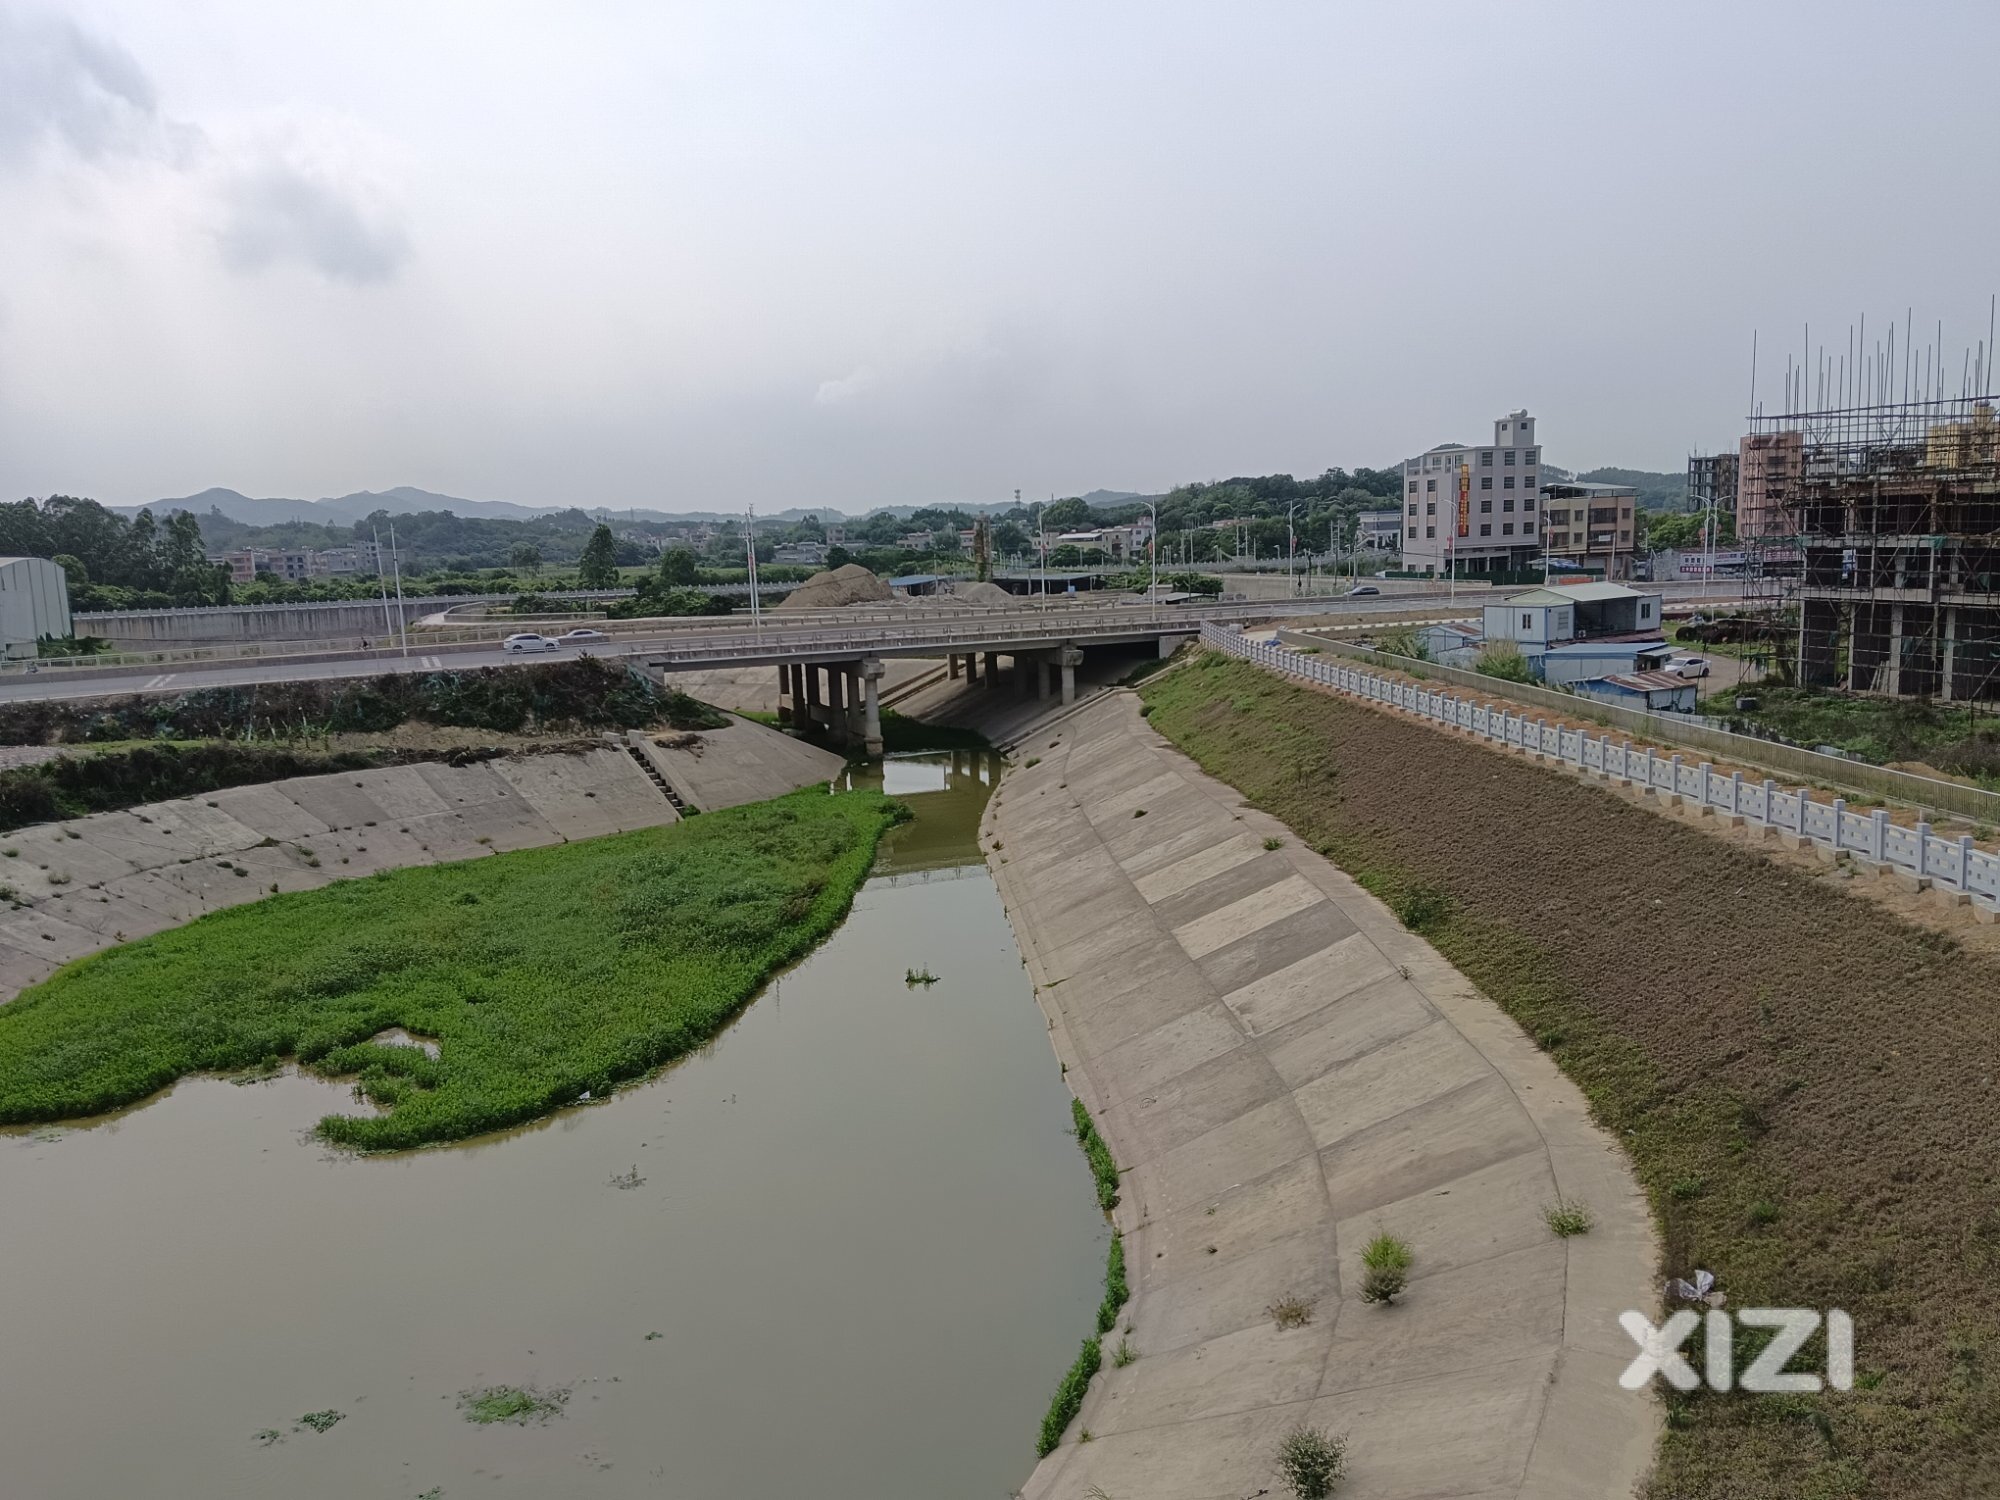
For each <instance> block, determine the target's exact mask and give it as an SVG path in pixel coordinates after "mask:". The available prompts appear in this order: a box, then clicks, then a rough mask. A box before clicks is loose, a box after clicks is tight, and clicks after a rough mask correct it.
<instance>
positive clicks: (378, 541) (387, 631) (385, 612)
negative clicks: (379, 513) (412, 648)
mask: <svg viewBox="0 0 2000 1500" xmlns="http://www.w3.org/2000/svg"><path fill="white" fill-rule="evenodd" d="M368 534H369V535H370V536H371V537H373V538H374V539H375V583H376V586H377V587H378V588H380V589H381V591H382V634H383V635H385V636H393V635H395V633H396V626H395V622H394V621H392V620H391V619H390V618H389V575H388V574H387V573H385V572H383V571H382V529H381V528H380V527H379V526H370V527H369V528H368Z"/></svg>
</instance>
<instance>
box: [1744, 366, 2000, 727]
mask: <svg viewBox="0 0 2000 1500" xmlns="http://www.w3.org/2000/svg"><path fill="white" fill-rule="evenodd" d="M1975 379H1976V377H1975ZM1888 383H1889V382H1888V381H1887V380H1884V381H1882V382H1881V383H1880V384H1877V385H1875V387H1874V389H1875V390H1878V391H1879V390H1880V389H1882V387H1883V386H1884V385H1886V384H1888ZM1802 386H1803V381H1801V382H1799V384H1798V385H1796V386H1794V387H1793V390H1794V391H1797V390H1798V389H1800V388H1801V387H1802ZM1984 386H1985V382H1984V381H1983V380H1978V381H1977V384H1976V385H1975V386H1973V387H1972V388H1977V389H1983V388H1984ZM1863 389H1864V391H1866V390H1867V388H1866V387H1865V386H1864V387H1863ZM1868 394H1871V395H1872V394H1873V392H1872V391H1871V392H1868ZM1787 404H1788V405H1793V406H1797V405H1800V404H1803V403H1798V402H1788V403H1787ZM1737 521H1738V529H1739V531H1741V532H1745V533H1747V534H1748V535H1749V536H1750V537H1751V538H1752V539H1753V541H1752V543H1751V545H1752V548H1753V550H1755V549H1756V548H1757V547H1758V545H1759V542H1758V540H1756V539H1759V538H1761V539H1763V540H1766V541H1768V542H1769V543H1771V544H1777V545H1782V546H1783V547H1784V548H1786V549H1787V550H1793V549H1795V552H1796V555H1797V556H1798V558H1799V560H1800V564H1801V567H1800V572H1799V575H1798V578H1797V580H1796V581H1795V582H1792V583H1790V584H1789V586H1788V587H1787V588H1786V589H1785V590H1784V592H1785V594H1787V595H1789V597H1790V598H1791V599H1792V600H1793V601H1794V602H1795V603H1796V604H1797V607H1798V646H1797V666H1798V674H1799V675H1798V680H1799V681H1800V682H1802V683H1806V684H1810V685H1816V686H1841V687H1847V688H1851V689H1856V690H1860V691H1864V692H1878V693H1891V694H1899V695H1903V696H1909V697H1925V698H1935V699H1940V700H1946V701H1954V702H1973V701H1979V700H1991V699H1995V698H2000V421H1996V415H1995V401H1994V399H1993V397H1992V396H1991V395H1961V396H1958V397H1953V398H1947V399H1919V400H1903V401H1900V402H1888V403H1883V402H1880V401H1879V400H1878V401H1877V402H1876V403H1875V404H1866V405H1846V406H1841V407H1839V408H1837V409H1829V410H1805V411H1798V410H1794V411H1791V412H1788V413H1786V414H1784V415H1781V416H1774V417H1766V416H1762V415H1760V416H1758V417H1756V418H1754V419H1753V423H1752V434H1751V436H1750V437H1748V438H1746V439H1745V440H1744V443H1743V466H1742V472H1741V474H1740V477H1739V495H1738V504H1737ZM1755 571H1756V570H1753V573H1754V572H1755Z"/></svg>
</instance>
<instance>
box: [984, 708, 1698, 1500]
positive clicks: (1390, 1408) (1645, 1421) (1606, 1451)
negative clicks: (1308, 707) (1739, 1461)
mask: <svg viewBox="0 0 2000 1500" xmlns="http://www.w3.org/2000/svg"><path fill="white" fill-rule="evenodd" d="M1021 754H1022V755H1023V756H1024V757H1033V758H1038V763H1036V764H1026V763H1025V761H1024V764H1023V765H1022V766H1021V767H1020V768H1019V769H1016V770H1013V771H1010V772H1009V773H1008V775H1007V777H1006V779H1005V781H1004V782H1003V783H1002V786H1001V789H1000V792H999V794H998V796H997V797H996V798H995V801H994V803H993V805H992V807H991V808H990V809H989V811H988V814H987V822H986V833H987V835H988V837H987V839H986V843H987V846H988V847H989V849H991V850H992V851H993V852H992V853H990V854H989V856H988V857H989V862H990V863H991V865H992V867H993V870H994V874H995V878H996V880H997V881H998V883H999V886H1000V890H1001V894H1002V896H1003V898H1004V900H1005V901H1006V904H1007V908H1008V913H1009V917H1010V919H1011V920H1012V922H1013V925H1014V930H1015V933H1016V935H1017V937H1018V938H1019V941H1020V945H1021V949H1022V952H1023V954H1024V955H1025V956H1026V959H1027V964H1028V967H1029V970H1030V973H1031V975H1032V977H1033V979H1034V981H1035V984H1036V987H1037V995H1038V998H1039V1000H1040V1003H1041V1005H1042V1007H1043V1009H1044V1011H1045V1012H1046V1014H1047V1017H1048V1020H1049V1025H1050V1033H1051V1038H1052V1040H1053V1042H1054V1044H1055V1047H1056V1051H1057V1053H1058V1055H1059V1056H1060V1057H1061V1058H1062V1060H1063V1063H1064V1066H1065V1069H1066V1073H1067V1077H1068V1081H1069V1083H1070V1084H1071V1086H1072V1088H1074V1089H1075V1090H1076V1092H1077V1094H1078V1096H1079V1097H1080V1098H1082V1100H1083V1101H1084V1103H1085V1104H1086V1105H1087V1106H1088V1107H1089V1109H1090V1110H1091V1113H1092V1114H1093V1115H1094V1116H1095V1117H1096V1118H1097V1120H1098V1122H1099V1126H1100V1129H1101V1130H1102V1132H1103V1134H1104V1136H1105V1137H1106V1139H1107V1141H1108V1142H1109V1143H1110V1146H1111V1149H1112V1152H1113V1154H1114V1155H1115V1157H1116V1158H1117V1160H1118V1163H1119V1165H1120V1166H1121V1168H1123V1169H1124V1177H1123V1179H1122V1187H1121V1191H1122V1195H1123V1196H1122V1201H1121V1202H1120V1204H1119V1207H1118V1209H1117V1210H1116V1214H1115V1217H1116V1219H1117V1222H1118V1224H1119V1227H1120V1228H1121V1229H1122V1230H1123V1231H1124V1233H1125V1235H1126V1261H1127V1264H1128V1266H1129V1268H1130V1272H1129V1275H1130V1280H1131V1284H1132V1292H1133V1300H1132V1302H1131V1304H1130V1305H1129V1306H1128V1307H1127V1308H1126V1310H1125V1313H1124V1315H1123V1316H1122V1317H1121V1318H1120V1320H1119V1325H1118V1329H1117V1331H1115V1332H1114V1333H1113V1334H1112V1335H1111V1336H1110V1337H1108V1338H1107V1339H1106V1341H1105V1344H1106V1349H1107V1353H1108V1351H1109V1350H1110V1349H1111V1348H1113V1347H1115V1346H1116V1344H1117V1343H1118V1341H1119V1339H1120V1338H1125V1337H1129V1342H1130V1345H1131V1347H1132V1348H1133V1349H1135V1350H1136V1351H1137V1354H1138V1358H1137V1359H1136V1360H1135V1361H1134V1362H1132V1363H1130V1364H1128V1365H1127V1366H1125V1367H1123V1368H1115V1367H1114V1366H1113V1364H1112V1362H1111V1361H1110V1360H1109V1359H1108V1358H1107V1360H1106V1362H1105V1366H1104V1369H1103V1370H1102V1372H1101V1373H1100V1374H1099V1375H1098V1376H1097V1378H1096V1380H1095V1381H1094V1382H1093V1383H1092V1387H1091V1391H1090V1394H1089V1397H1088V1399H1087V1400H1086V1402H1085V1404H1084V1408H1083V1412H1082V1415H1081V1417H1080V1418H1079V1420H1078V1421H1077V1423H1075V1424H1074V1425H1073V1426H1072V1429H1071V1431H1070V1433H1069V1434H1068V1436H1067V1437H1066V1439H1065V1441H1064V1443H1063V1445H1062V1446H1061V1447H1059V1448H1058V1449H1057V1450H1056V1451H1055V1452H1054V1453H1052V1454H1051V1455H1050V1456H1049V1457H1048V1458H1047V1459H1045V1460H1044V1461H1043V1462H1042V1464H1041V1465H1040V1466H1039V1467H1038V1468H1037V1469H1036V1470H1035V1472H1034V1475H1033V1477H1032V1478H1031V1479H1030V1481H1029V1483H1028V1484H1027V1486H1026V1487H1025V1489H1024V1490H1023V1491H1022V1493H1023V1495H1024V1497H1025V1500H1075V1497H1081V1496H1083V1495H1085V1494H1089V1493H1098V1492H1099V1491H1101V1492H1103V1493H1105V1494H1108V1495H1113V1496H1120V1497H1123V1496H1144V1497H1146V1500H1239V1497H1241V1496H1244V1495H1250V1494H1258V1493H1263V1492H1264V1489H1265V1487H1273V1488H1275V1486H1276V1483H1277V1481H1276V1477H1275V1472H1274V1468H1273V1457H1274V1454H1275V1451H1276V1449H1277V1446H1278V1442H1279V1440H1280V1438H1281V1437H1282V1436H1283V1435H1284V1433H1285V1432H1286V1431H1288V1430H1289V1429H1291V1428H1292V1427H1294V1426H1296V1425H1298V1424H1301V1423H1304V1424H1308V1425H1312V1426H1316V1427H1323V1428H1327V1429H1330V1430H1332V1431H1334V1432H1337V1433H1344V1434H1346V1435H1347V1438H1348V1440H1349V1450H1348V1458H1349V1478H1348V1480H1347V1482H1346V1483H1345V1484H1344V1485H1343V1486H1342V1488H1341V1491H1340V1493H1341V1494H1342V1495H1344V1496H1348V1497H1350V1500H1390V1497H1411V1500H1414V1497H1442V1496H1451V1497H1463V1500H1475V1497H1496V1500H1497V1497H1502V1496H1505V1497H1514V1500H1522V1497H1531V1496H1532V1497H1538V1500H1539V1497H1558V1500H1567V1497H1575V1500H1605V1497H1612V1496H1619V1495H1623V1494H1626V1493H1627V1492H1628V1491H1629V1490H1630V1488H1631V1486H1632V1484H1633V1482H1634V1481H1635V1480H1636V1479H1637V1478H1638V1477H1639V1476H1640V1475H1641V1474H1642V1473H1643V1472H1644V1470H1645V1468H1646V1466H1647V1464H1648V1463H1649V1461H1650V1457H1651V1454H1652V1450H1653V1445H1654V1442H1655V1439H1656V1437H1657V1433H1658V1426H1659V1411H1658V1407H1657V1406H1656V1404H1655V1403H1654V1401H1653V1400H1652V1398H1651V1397H1649V1396H1645V1395H1634V1394H1629V1393H1627V1392H1625V1391H1624V1390H1622V1389H1621V1388H1620V1387H1619V1385H1618V1375H1619V1372H1620V1371H1621V1370H1622V1369H1623V1367H1624V1365H1625V1363H1626V1361H1627V1360H1628V1359H1629V1357H1630V1355H1631V1353H1632V1345H1631V1341H1630V1340H1629V1339H1628V1338H1627V1337H1626V1335H1625V1333H1624V1332H1623V1330H1622V1329H1621V1328H1620V1327H1619V1325H1618V1322H1617V1317H1618V1314H1619V1313H1620V1312H1621V1311H1623V1310H1625V1309H1627V1308H1641V1309H1646V1308H1650V1307H1652V1306H1653V1304H1654V1301H1655V1300H1656V1295H1657V1293H1656V1290H1655V1288H1654V1287H1653V1286H1652V1277H1653V1273H1654V1267H1655V1263H1656V1255H1655V1248H1654V1243H1653V1237H1652V1233H1651V1229H1650V1225H1649V1222H1648V1219H1647V1216H1646V1212H1645V1207H1644V1200H1643V1198H1642V1197H1641V1195H1640V1193H1639V1190H1638V1188H1637V1186H1636V1184H1635V1183H1634V1181H1633V1179H1632V1176H1631V1173H1630V1171H1629V1169H1628V1167H1627V1164H1626V1162H1625V1159H1624V1157H1623V1155H1622V1153H1621V1152H1620V1151H1619V1150H1618V1149H1617V1147H1616V1145H1615V1144H1614V1143H1613V1142H1612V1141H1611V1140H1610V1139H1609V1138H1608V1137H1607V1136H1605V1135H1604V1134H1603V1133H1602V1132H1601V1131H1599V1130H1598V1129H1597V1128H1596V1127H1595V1126H1594V1125H1593V1124H1592V1123H1591V1121H1590V1119H1589V1115H1588V1110H1587V1108H1586V1105H1585V1103H1584V1100H1583V1098H1582V1096H1581V1094H1580V1093H1579V1092H1578V1091H1577V1090H1576V1089H1575V1087H1574V1086H1573V1085H1571V1084H1570V1083H1569V1082H1568V1081H1567V1080H1566V1079H1564V1078H1563V1076H1562V1075H1561V1073H1560V1072H1559V1071H1558V1070H1557V1068H1556V1067H1555V1065H1554V1063H1553V1062H1551V1061H1550V1060H1549V1059H1548V1058H1547V1057H1546V1056H1545V1055H1544V1054H1542V1053H1541V1052H1540V1051H1538V1050H1537V1049H1536V1048H1535V1046H1534V1045H1533V1044H1532V1043H1531V1042H1530V1041H1529V1040H1528V1038H1527V1037H1526V1036H1524V1035H1523V1034H1522V1033H1521V1032H1520V1030H1519V1028H1518V1027H1516V1026H1515V1025H1514V1023H1513V1022H1512V1021H1510V1020H1509V1019H1507V1018H1506V1017H1505V1016H1504V1015H1503V1014H1502V1013H1501V1012H1500V1011H1499V1009H1498V1008H1497V1007H1495V1006H1494V1005H1493V1004H1492V1003H1491V1002H1490V1001H1488V1000H1487V999H1486V998H1485V997H1484V996H1483V995H1481V994H1480V993H1479V992H1478V991H1477V990H1475V989H1474V988H1473V987H1472V985H1471V984H1470V983H1469V982H1468V981H1467V980H1466V979H1465V978H1464V977H1463V976H1462V975H1460V974H1459V973H1458V972H1457V971H1456V970H1454V969H1453V968H1451V967H1450V966H1449V965H1448V964H1447V963H1445V961H1444V960H1443V959H1442V958H1441V957H1439V956H1438V955H1437V953H1435V952H1434V951H1433V950H1432V949H1431V948H1430V947H1429V945H1427V944H1426V943H1424V942H1423V941H1422V940H1421V939H1419V938H1417V937H1415V936H1414V935H1412V934H1411V933H1410V932H1408V931H1407V930H1406V929H1405V928H1404V927H1403V926H1402V925H1401V924H1400V923H1399V922H1398V921H1397V920H1396V919H1395V917H1394V916H1393V915H1392V914H1391V913H1390V912H1389V911H1388V910H1387V908H1385V907H1384V906H1382V905H1381V904H1380V903H1379V902H1377V901H1376V900H1375V899H1374V898H1373V897H1371V896H1369V895H1368V894H1367V893H1366V892H1365V891H1363V890H1362V889H1361V888H1360V887H1359V886H1358V885H1356V884H1355V883H1354V882H1353V881H1352V880H1350V879H1349V878H1348V877H1347V876H1346V875H1345V874H1343V873H1342V872H1341V871H1340V870H1338V869H1336V868H1335V867H1334V866H1333V865H1331V864H1329V863H1328V862H1327V861H1325V860H1323V859H1321V858H1319V857H1318V856H1317V855H1315V854H1313V853H1312V852H1311V851H1309V850H1307V849H1304V848H1301V847H1299V845H1298V843H1297V841H1296V840H1295V839H1294V838H1292V836H1291V835H1290V833H1289V831H1288V830H1287V829H1285V828H1284V827H1283V825H1281V824H1279V823H1277V822H1276V821H1275V820H1273V819H1271V818H1269V817H1267V816H1265V815H1263V814H1261V813H1258V812H1256V811H1255V810H1253V809H1250V808H1248V807H1246V806H1244V804H1243V799H1242V797H1241V795H1240V794H1239V793H1237V792H1236V791H1234V790H1233V789H1232V788H1230V787H1228V786H1226V785H1223V784H1222V783H1220V782H1217V781H1215V780H1213V779H1211V778H1210V777H1208V776H1206V775H1204V774H1203V773H1202V772H1201V771H1200V770H1199V769H1198V768H1197V767H1196V766H1195V765H1194V764H1193V763H1192V762H1191V761H1189V760H1187V759H1186V758H1185V757H1183V756H1182V755H1180V754H1179V753H1178V752H1177V751H1175V750H1173V749H1172V748H1171V747H1170V746H1168V745H1167V744H1166V743H1165V742H1164V741H1163V740H1162V739H1161V738H1160V737H1159V736H1158V735H1156V734H1154V733H1153V732H1152V731H1151V729H1150V728H1148V727H1147V725H1146V724H1145V722H1144V720H1143V719H1142V718H1141V717H1140V715H1139V712H1138V703H1137V700H1136V699H1135V698H1134V697H1132V696H1131V695H1130V694H1127V693H1115V694H1112V695H1110V696H1108V697H1107V698H1105V699H1104V700H1103V701H1101V702H1099V703H1097V704H1094V705H1092V706H1091V707H1090V708H1088V709H1087V710H1085V711H1084V712H1082V713H1080V714H1077V715H1075V716H1073V717H1071V718H1069V719H1067V720H1065V721H1063V722H1062V723H1061V724H1059V725H1057V726H1055V727H1053V728H1052V729H1051V730H1050V731H1049V732H1048V735H1047V738H1046V739H1039V740H1038V741H1037V742H1036V743H1034V744H1024V745H1023V746H1022V747H1021ZM1558 1197H1562V1198H1567V1199H1573V1200H1576V1201H1578V1202H1580V1203H1582V1204H1583V1205H1585V1206H1586V1207H1587V1208H1588V1209H1589V1210H1590V1211H1591V1213H1592V1215H1593V1216H1594V1218H1595V1227H1594V1228H1593V1229H1592V1231H1591V1232H1590V1233H1588V1234H1586V1235H1582V1236H1578V1237H1574V1238H1570V1239H1559V1238H1557V1237H1555V1236H1554V1235H1553V1234H1552V1233H1551V1232H1550V1230H1549V1228H1548V1227H1547V1225H1546V1224H1545V1222H1544V1219H1543V1210H1544V1209H1545V1208H1546V1207H1547V1206H1549V1205H1551V1204H1553V1203H1555V1202H1556V1200H1557V1199H1558ZM1378 1233H1388V1234H1391V1235H1395V1236H1397V1237H1399V1238H1401V1239H1403V1240H1405V1241H1407V1242H1408V1244H1409V1246H1410V1248H1411V1250H1412V1251H1413V1253H1414V1257H1415V1259H1414V1264H1413V1266H1412V1268H1411V1271H1410V1281H1409V1285H1408V1289H1407V1290H1406V1291H1405V1292H1404V1294H1403V1295H1402V1297H1401V1298H1400V1300H1399V1301H1398V1302H1397V1303H1396V1304H1395V1305H1393V1306H1381V1305H1368V1304H1365V1303H1364V1302H1363V1301H1362V1300H1361V1296H1360V1289H1361V1280H1362V1275H1361V1266H1360V1252H1361V1248H1362V1246H1363V1245H1364V1244H1365V1243H1366V1242H1367V1241H1368V1240H1369V1239H1370V1238H1371V1237H1372V1236H1374V1235H1376V1234H1378ZM1288 1301H1289V1302H1293V1303H1295V1304H1300V1305H1307V1306H1310V1308H1311V1320H1310V1322H1308V1323H1306V1324H1305V1325H1304V1326H1295V1327H1286V1328H1281V1327H1279V1326H1278V1321H1279V1320H1278V1319H1276V1318H1274V1316H1273V1314H1272V1311H1271V1310H1272V1308H1273V1307H1274V1306H1275V1305H1278V1304H1280V1303H1281V1302H1288ZM1127 1329H1129V1335H1128V1334H1127V1332H1126V1330H1127ZM1085 1331H1087V1330H1079V1333H1082V1332H1085ZM1086 1430H1087V1431H1088V1433H1089V1435H1090V1441H1088V1442H1084V1441H1081V1438H1082V1435H1083V1433H1084V1432H1085V1431H1086ZM1093 1486H1095V1487H1096V1488H1095V1489H1093V1488H1092V1487H1093Z"/></svg>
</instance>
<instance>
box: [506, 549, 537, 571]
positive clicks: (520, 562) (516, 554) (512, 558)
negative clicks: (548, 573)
mask: <svg viewBox="0 0 2000 1500" xmlns="http://www.w3.org/2000/svg"><path fill="white" fill-rule="evenodd" d="M507 562H508V564H509V566H511V567H516V568H525V569H526V570H527V571H528V572H530V573H539V572H541V571H542V549H541V548H540V547H537V546H536V545H535V544H534V543H533V542H519V543H516V544H515V546H514V547H513V548H512V549H511V550H510V551H509V552H508V553H507Z"/></svg>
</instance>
